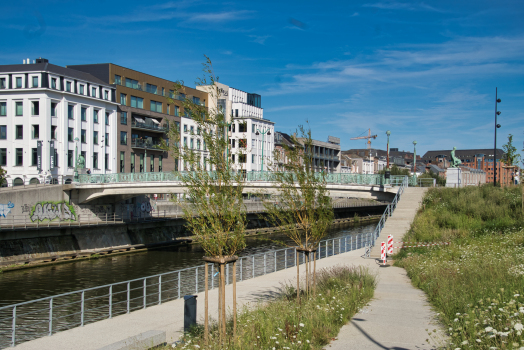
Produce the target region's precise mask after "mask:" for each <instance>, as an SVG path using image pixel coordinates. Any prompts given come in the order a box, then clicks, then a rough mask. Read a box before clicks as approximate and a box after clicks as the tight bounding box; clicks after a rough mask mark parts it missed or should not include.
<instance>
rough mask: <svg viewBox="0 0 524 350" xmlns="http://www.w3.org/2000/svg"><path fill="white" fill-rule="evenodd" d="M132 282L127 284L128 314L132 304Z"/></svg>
mask: <svg viewBox="0 0 524 350" xmlns="http://www.w3.org/2000/svg"><path fill="white" fill-rule="evenodd" d="M130 284H131V282H127V312H126V313H129V304H130V302H131V285H130Z"/></svg>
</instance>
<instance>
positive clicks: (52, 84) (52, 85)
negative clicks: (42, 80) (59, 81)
mask: <svg viewBox="0 0 524 350" xmlns="http://www.w3.org/2000/svg"><path fill="white" fill-rule="evenodd" d="M51 89H56V78H51Z"/></svg>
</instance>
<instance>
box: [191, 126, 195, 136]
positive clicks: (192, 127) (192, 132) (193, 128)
mask: <svg viewBox="0 0 524 350" xmlns="http://www.w3.org/2000/svg"><path fill="white" fill-rule="evenodd" d="M194 133H195V127H194V126H193V125H191V135H193V134H194Z"/></svg>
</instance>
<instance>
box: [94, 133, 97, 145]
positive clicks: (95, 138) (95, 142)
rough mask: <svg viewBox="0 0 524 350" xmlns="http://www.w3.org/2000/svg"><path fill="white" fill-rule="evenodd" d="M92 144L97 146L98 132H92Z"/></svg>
mask: <svg viewBox="0 0 524 350" xmlns="http://www.w3.org/2000/svg"><path fill="white" fill-rule="evenodd" d="M93 143H94V144H95V145H98V131H93Z"/></svg>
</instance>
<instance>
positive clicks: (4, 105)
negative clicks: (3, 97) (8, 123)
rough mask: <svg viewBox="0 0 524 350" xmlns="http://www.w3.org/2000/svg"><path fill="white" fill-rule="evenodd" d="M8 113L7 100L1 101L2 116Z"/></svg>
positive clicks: (0, 114) (0, 113) (0, 110)
mask: <svg viewBox="0 0 524 350" xmlns="http://www.w3.org/2000/svg"><path fill="white" fill-rule="evenodd" d="M6 115H7V102H0V116H1V117H5V116H6Z"/></svg>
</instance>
